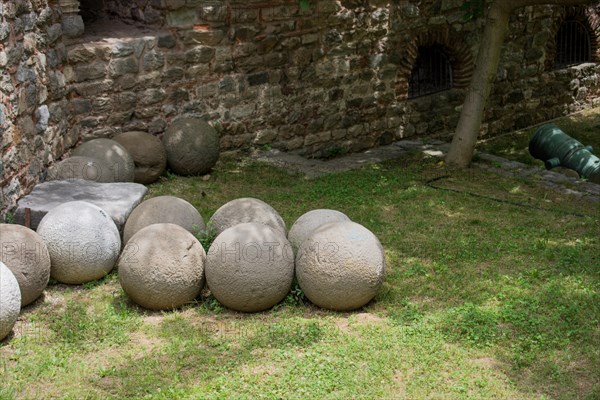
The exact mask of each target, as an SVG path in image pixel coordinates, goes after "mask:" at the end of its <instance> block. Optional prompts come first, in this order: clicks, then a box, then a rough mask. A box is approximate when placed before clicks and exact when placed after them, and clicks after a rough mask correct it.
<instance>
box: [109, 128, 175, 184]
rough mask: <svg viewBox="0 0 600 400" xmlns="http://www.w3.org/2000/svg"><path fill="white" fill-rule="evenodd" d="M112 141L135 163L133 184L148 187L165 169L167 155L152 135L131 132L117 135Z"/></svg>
mask: <svg viewBox="0 0 600 400" xmlns="http://www.w3.org/2000/svg"><path fill="white" fill-rule="evenodd" d="M113 140H114V141H115V142H117V143H119V144H120V145H121V146H123V147H125V149H126V150H127V151H128V152H129V154H131V157H133V162H134V163H135V174H134V179H133V181H134V182H137V183H141V184H144V185H148V184H150V183H153V182H156V181H157V180H158V178H159V177H160V176H161V175H162V174H163V173H164V172H165V169H166V168H167V153H166V152H165V148H164V146H163V144H162V142H161V141H160V139H159V138H157V137H156V136H154V135H151V134H149V133H146V132H139V131H132V132H125V133H122V134H120V135H117V136H115V137H114V138H113Z"/></svg>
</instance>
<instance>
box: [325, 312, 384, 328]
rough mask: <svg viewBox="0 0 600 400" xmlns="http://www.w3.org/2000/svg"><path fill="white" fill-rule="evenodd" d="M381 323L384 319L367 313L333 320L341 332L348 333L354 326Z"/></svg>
mask: <svg viewBox="0 0 600 400" xmlns="http://www.w3.org/2000/svg"><path fill="white" fill-rule="evenodd" d="M383 322H385V319H384V318H381V317H379V316H377V315H375V314H371V313H367V312H362V313H357V314H348V315H347V316H344V317H338V318H335V319H334V324H335V326H337V328H338V329H339V330H340V331H342V332H350V331H351V330H352V326H354V325H373V324H380V323H383Z"/></svg>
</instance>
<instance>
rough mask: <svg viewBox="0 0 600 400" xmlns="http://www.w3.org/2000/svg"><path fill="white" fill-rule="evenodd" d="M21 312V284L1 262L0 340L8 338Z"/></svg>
mask: <svg viewBox="0 0 600 400" xmlns="http://www.w3.org/2000/svg"><path fill="white" fill-rule="evenodd" d="M20 312H21V291H20V290H19V282H17V278H15V276H14V275H13V273H12V272H11V271H10V269H8V267H7V266H6V265H4V263H3V262H0V340H2V339H4V338H5V337H6V336H8V334H9V333H10V331H11V330H12V328H13V326H15V322H17V318H19V313H20Z"/></svg>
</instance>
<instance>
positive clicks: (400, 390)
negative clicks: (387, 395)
mask: <svg viewBox="0 0 600 400" xmlns="http://www.w3.org/2000/svg"><path fill="white" fill-rule="evenodd" d="M394 383H395V387H394V389H395V390H394V392H395V393H394V397H397V396H402V397H404V396H406V378H405V377H404V374H402V372H401V371H398V370H395V371H394Z"/></svg>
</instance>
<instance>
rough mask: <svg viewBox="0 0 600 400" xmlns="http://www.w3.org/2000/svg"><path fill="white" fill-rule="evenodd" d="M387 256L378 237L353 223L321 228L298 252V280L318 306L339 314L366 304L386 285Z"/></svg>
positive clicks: (341, 223) (334, 223)
mask: <svg viewBox="0 0 600 400" xmlns="http://www.w3.org/2000/svg"><path fill="white" fill-rule="evenodd" d="M384 273H385V255H384V251H383V247H382V246H381V243H380V242H379V240H378V239H377V237H376V236H375V235H374V234H373V233H372V232H371V231H369V230H368V229H367V228H365V227H364V226H362V225H360V224H357V223H356V222H352V221H344V222H332V223H329V224H326V225H322V226H321V227H319V228H318V229H317V230H316V231H315V232H314V233H313V234H312V235H310V236H309V237H308V238H307V239H306V240H305V241H304V242H302V244H301V245H300V248H299V249H298V254H297V255H296V278H297V279H298V284H299V285H300V288H301V289H302V290H303V291H304V294H305V295H306V297H307V298H308V299H309V300H310V301H311V302H313V303H314V304H315V305H317V306H319V307H321V308H326V309H330V310H336V311H349V310H355V309H357V308H360V307H362V306H364V305H365V304H367V303H368V302H369V301H371V299H373V297H375V294H376V293H377V290H378V289H379V288H380V286H381V284H382V283H383V275H384Z"/></svg>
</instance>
